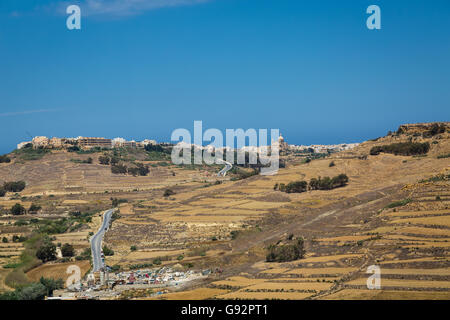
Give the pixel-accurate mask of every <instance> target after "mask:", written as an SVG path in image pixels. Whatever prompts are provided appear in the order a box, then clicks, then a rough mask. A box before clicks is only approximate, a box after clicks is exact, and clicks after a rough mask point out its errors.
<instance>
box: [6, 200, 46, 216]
mask: <svg viewBox="0 0 450 320" xmlns="http://www.w3.org/2000/svg"><path fill="white" fill-rule="evenodd" d="M39 210H41V206H38V205H36V204H34V203H33V204H31V206H30V208H29V209H28V213H30V214H36V213H37V212H38V211H39ZM10 212H11V214H12V215H14V216H20V215H24V214H25V213H27V210H26V209H25V207H24V206H23V205H21V204H20V203H16V204H15V205H13V206H12V208H11V210H10Z"/></svg>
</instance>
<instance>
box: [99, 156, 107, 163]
mask: <svg viewBox="0 0 450 320" xmlns="http://www.w3.org/2000/svg"><path fill="white" fill-rule="evenodd" d="M98 162H99V163H100V164H103V165H109V157H108V156H100V157H98Z"/></svg>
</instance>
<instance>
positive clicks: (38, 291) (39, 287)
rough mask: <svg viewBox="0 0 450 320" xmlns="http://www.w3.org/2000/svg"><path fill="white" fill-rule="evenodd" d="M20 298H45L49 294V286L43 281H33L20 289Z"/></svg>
mask: <svg viewBox="0 0 450 320" xmlns="http://www.w3.org/2000/svg"><path fill="white" fill-rule="evenodd" d="M17 294H18V297H19V300H43V299H44V298H45V296H46V294H47V288H46V287H45V286H44V285H43V284H42V283H32V284H30V285H29V286H26V287H24V288H21V289H19V291H18V293H17Z"/></svg>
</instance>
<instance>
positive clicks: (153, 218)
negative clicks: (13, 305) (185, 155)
mask: <svg viewBox="0 0 450 320" xmlns="http://www.w3.org/2000/svg"><path fill="white" fill-rule="evenodd" d="M409 139H411V140H412V141H418V142H422V141H429V142H430V145H431V149H430V152H429V153H428V154H427V155H426V156H420V157H415V156H396V155H392V154H384V153H382V154H380V155H377V156H372V155H369V150H370V148H371V147H373V146H377V145H382V144H387V143H392V142H402V141H403V142H404V141H408V140H409ZM448 153H450V138H449V134H448V133H444V134H441V135H439V136H436V137H432V138H427V139H426V140H424V139H423V138H422V137H419V136H417V137H416V136H406V135H399V136H389V137H382V138H380V139H378V140H377V141H367V142H364V143H363V144H361V145H360V146H359V147H357V148H355V149H353V150H350V151H346V152H341V153H337V154H333V155H331V156H329V157H327V158H324V159H317V160H313V161H311V162H309V163H303V162H301V159H297V158H296V157H295V156H294V155H287V156H283V157H284V159H286V167H285V168H281V169H280V170H279V172H278V174H276V175H274V176H252V177H249V178H246V179H242V180H237V179H231V178H236V176H233V175H231V176H229V177H226V178H218V177H216V172H217V170H216V169H217V168H210V167H189V168H180V167H178V166H174V165H165V166H155V167H151V168H150V169H151V171H150V174H149V176H147V177H133V176H125V175H113V174H112V173H111V171H110V169H109V167H108V166H103V165H100V164H97V163H96V162H94V164H92V165H89V164H80V163H74V162H71V161H70V159H71V158H73V157H74V155H71V154H67V153H64V152H54V153H50V154H48V155H46V156H45V157H44V158H43V159H42V160H39V161H29V162H24V163H18V162H15V161H13V162H12V163H11V164H8V165H2V166H0V180H3V181H10V180H25V181H27V188H26V189H25V190H24V191H23V192H22V193H21V196H22V197H25V198H23V199H20V200H11V199H10V197H11V195H9V194H8V195H7V197H5V198H4V199H0V207H3V208H6V209H7V208H9V207H11V206H12V205H13V204H14V203H16V202H19V203H23V204H24V205H25V206H29V205H31V204H32V203H38V204H39V205H41V206H42V210H41V211H40V212H39V213H38V214H36V215H33V216H31V215H30V216H24V217H23V219H31V218H36V219H44V218H49V217H50V218H52V217H67V216H68V214H69V213H70V212H73V211H88V210H95V211H96V212H98V213H99V214H100V213H101V212H102V210H106V209H108V208H109V207H110V206H111V198H112V197H113V198H118V199H124V200H126V203H122V204H121V205H120V206H119V214H120V218H119V219H117V220H115V221H114V222H113V224H112V228H111V229H110V230H109V231H108V232H107V233H106V236H105V239H104V242H105V244H106V245H108V247H110V248H112V249H113V250H114V252H115V254H114V255H113V256H108V257H106V263H107V264H108V265H110V266H115V265H118V266H120V267H121V268H122V269H125V270H126V269H128V268H130V267H131V265H135V264H149V263H152V262H153V261H154V260H155V259H157V258H160V259H161V260H162V265H174V264H181V265H182V266H183V268H185V269H189V268H194V269H197V270H199V269H211V270H215V269H216V268H219V269H221V270H222V271H223V272H216V273H213V274H212V275H211V276H210V277H209V278H208V279H207V280H203V282H201V283H196V284H195V287H193V288H191V287H189V286H188V287H186V288H185V292H171V293H167V294H164V295H161V297H158V298H161V299H166V298H167V299H187V298H189V299H191V298H192V299H196V298H198V299H448V298H449V295H448V293H449V292H450V291H449V290H450V288H449V285H448V283H449V281H450V274H449V270H450V262H449V259H450V254H449V244H450V224H449V217H450V200H449V195H450V181H449V180H448V179H447V180H446V179H436V178H435V179H431V180H427V179H430V178H432V177H437V176H438V175H440V174H445V175H448V174H450V161H449V159H448V158H439V159H438V156H439V155H443V154H448ZM87 156H88V155H77V157H78V158H80V159H85V158H87ZM331 161H333V162H334V163H335V165H334V166H331V167H330V162H331ZM341 173H345V174H346V175H347V176H348V177H349V183H348V185H346V186H345V187H341V188H336V189H333V190H326V191H324V190H315V191H307V192H304V193H284V192H280V191H275V190H274V185H275V184H276V183H278V184H279V183H285V184H287V183H289V182H292V181H298V180H310V179H311V178H317V177H319V176H321V177H324V176H336V175H338V174H341ZM424 180H427V181H424ZM166 189H171V190H173V191H174V194H173V195H171V196H169V197H164V195H163V194H164V191H165V190H166ZM406 200H407V201H406ZM22 201H23V202H22ZM399 201H403V203H398V202H399ZM393 204H394V205H393ZM0 218H1V219H0V230H1V234H2V236H3V235H5V236H7V237H12V235H14V234H27V233H29V232H31V230H30V228H29V227H19V226H14V225H11V222H12V224H14V222H16V221H17V218H16V217H12V216H11V215H8V214H6V213H5V214H4V215H3V216H2V217H0ZM99 225H100V217H99V215H97V216H95V217H94V218H93V220H92V222H90V223H89V224H88V225H86V226H85V227H83V228H81V229H80V230H76V231H72V232H67V233H64V234H58V235H55V237H56V239H55V240H54V243H58V242H60V243H71V244H73V245H74V247H75V249H76V250H77V252H78V253H79V252H81V251H82V250H83V249H85V248H87V247H88V246H89V242H88V241H87V238H88V237H89V232H95V231H96V229H97V228H98V226H99ZM21 228H22V229H21ZM291 234H292V235H294V236H295V237H303V238H304V239H305V251H306V255H305V257H304V258H303V259H300V260H297V261H291V262H282V263H268V262H265V256H266V253H267V250H266V248H267V246H268V245H270V244H274V243H276V242H277V241H279V240H282V239H286V237H288V236H289V235H291ZM132 246H135V247H136V250H131V247H132ZM20 250H21V248H20V246H17V248H16V247H14V248H10V247H8V246H4V247H0V256H2V257H0V265H1V264H6V263H11V262H12V261H15V259H17V257H18V255H19V254H20ZM1 252H4V253H5V254H3V253H1ZM3 256H7V257H6V258H4V257H3ZM58 265H60V267H59V266H58ZM370 265H379V266H380V267H381V277H382V282H381V283H382V289H381V290H368V289H367V288H366V280H367V277H368V276H369V275H368V274H367V273H366V270H367V267H368V266H370ZM62 267H63V265H62V264H61V263H59V264H58V263H57V264H54V265H43V266H40V267H38V268H34V269H32V270H30V271H29V272H28V273H27V275H28V277H29V278H30V279H37V278H36V277H37V275H43V276H46V275H47V276H51V275H58V276H62V275H63V274H62V273H61V272H62V271H61V270H62V269H58V268H62ZM86 267H87V266H86ZM5 270H6V269H2V271H3V272H2V273H0V277H3V276H4V274H5ZM0 280H1V278H0ZM0 286H2V281H0Z"/></svg>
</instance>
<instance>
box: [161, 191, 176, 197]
mask: <svg viewBox="0 0 450 320" xmlns="http://www.w3.org/2000/svg"><path fill="white" fill-rule="evenodd" d="M174 194H175V192H174V191H173V190H171V189H166V190H165V191H164V197H170V196H172V195H174Z"/></svg>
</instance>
